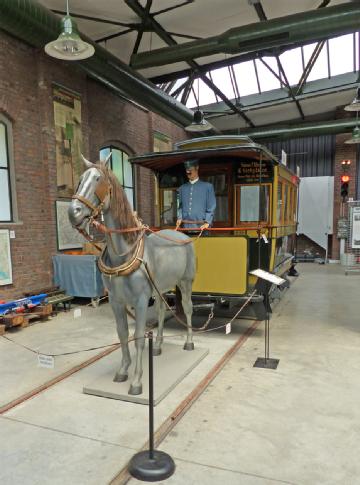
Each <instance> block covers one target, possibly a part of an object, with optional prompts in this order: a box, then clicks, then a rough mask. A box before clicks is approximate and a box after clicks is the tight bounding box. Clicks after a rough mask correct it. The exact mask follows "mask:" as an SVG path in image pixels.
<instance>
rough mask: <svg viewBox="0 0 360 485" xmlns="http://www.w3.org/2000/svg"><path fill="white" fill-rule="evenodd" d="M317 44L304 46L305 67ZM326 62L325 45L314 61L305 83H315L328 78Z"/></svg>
mask: <svg viewBox="0 0 360 485" xmlns="http://www.w3.org/2000/svg"><path fill="white" fill-rule="evenodd" d="M316 45H317V43H314V44H309V45H304V47H303V49H304V59H305V66H306V65H307V63H308V61H309V59H310V57H311V55H312V53H313V52H314V49H315V47H316ZM328 74H329V73H328V60H327V53H326V44H325V45H324V47H323V48H322V49H321V52H320V54H319V56H318V58H317V59H316V62H315V64H314V66H313V68H312V69H311V72H310V74H309V76H308V78H307V81H315V80H316V79H324V78H327V77H328Z"/></svg>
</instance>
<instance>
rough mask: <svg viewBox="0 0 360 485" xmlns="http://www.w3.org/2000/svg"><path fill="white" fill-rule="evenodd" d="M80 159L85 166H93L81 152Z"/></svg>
mask: <svg viewBox="0 0 360 485" xmlns="http://www.w3.org/2000/svg"><path fill="white" fill-rule="evenodd" d="M81 158H82V161H83V162H84V163H85V165H86V166H87V168H91V167H95V165H94V164H93V163H91V162H90V161H89V160H87V159H86V158H85V157H84V155H83V154H81Z"/></svg>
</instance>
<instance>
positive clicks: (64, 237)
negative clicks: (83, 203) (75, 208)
mask: <svg viewBox="0 0 360 485" xmlns="http://www.w3.org/2000/svg"><path fill="white" fill-rule="evenodd" d="M70 204H71V201H70V200H57V201H55V208H56V230H57V248H58V250H59V251H62V250H63V249H78V248H82V247H83V245H84V243H85V241H86V240H85V238H84V237H83V236H82V235H81V234H80V233H79V231H77V230H76V229H74V228H73V227H72V225H71V224H70V221H69V217H68V209H69V206H70Z"/></svg>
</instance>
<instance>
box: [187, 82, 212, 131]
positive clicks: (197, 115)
mask: <svg viewBox="0 0 360 485" xmlns="http://www.w3.org/2000/svg"><path fill="white" fill-rule="evenodd" d="M193 92H194V95H195V98H196V94H195V91H194V90H193ZM196 103H197V108H196V110H195V111H194V118H193V120H192V122H191V125H188V126H185V131H189V132H196V131H208V130H211V126H210V124H209V123H208V122H207V121H206V120H205V119H204V113H203V112H202V111H201V110H200V108H199V104H200V98H199V78H197V99H196Z"/></svg>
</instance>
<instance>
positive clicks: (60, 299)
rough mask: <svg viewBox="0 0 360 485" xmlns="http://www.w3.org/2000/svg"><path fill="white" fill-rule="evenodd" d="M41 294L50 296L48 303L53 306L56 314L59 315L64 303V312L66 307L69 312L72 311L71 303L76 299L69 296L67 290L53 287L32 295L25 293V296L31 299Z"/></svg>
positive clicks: (47, 299) (42, 289)
mask: <svg viewBox="0 0 360 485" xmlns="http://www.w3.org/2000/svg"><path fill="white" fill-rule="evenodd" d="M41 293H46V294H47V295H48V296H47V298H46V301H47V302H48V303H51V304H52V307H53V311H54V313H57V312H58V311H59V310H58V306H59V305H60V304H61V303H62V304H63V306H64V310H65V311H66V305H67V306H68V310H70V309H71V301H72V300H73V299H74V297H73V296H71V295H67V294H66V293H65V290H63V289H62V288H60V287H59V286H51V287H48V288H41V289H40V290H37V291H35V292H34V291H33V292H31V293H29V292H27V293H24V296H26V297H29V296H32V295H39V294H41Z"/></svg>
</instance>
